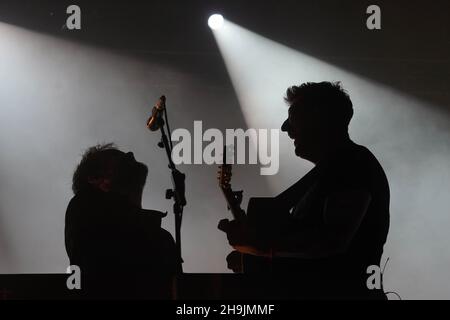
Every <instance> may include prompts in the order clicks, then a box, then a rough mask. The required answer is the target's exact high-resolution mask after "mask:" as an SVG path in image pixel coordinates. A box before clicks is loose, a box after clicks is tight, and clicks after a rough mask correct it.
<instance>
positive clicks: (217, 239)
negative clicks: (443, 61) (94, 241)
mask: <svg viewBox="0 0 450 320" xmlns="http://www.w3.org/2000/svg"><path fill="white" fill-rule="evenodd" d="M230 28H231V29H233V28H235V29H234V30H235V31H236V30H239V31H240V32H239V34H240V36H241V37H242V38H241V39H239V38H236V35H237V34H234V36H233V37H234V38H233V39H234V41H235V42H233V43H234V44H235V45H236V44H239V43H241V44H244V43H245V45H246V46H247V47H245V48H243V47H241V46H239V45H236V46H233V44H232V43H231V42H229V41H227V37H226V36H223V35H222V36H220V35H217V34H216V38H217V39H218V43H219V47H220V49H221V52H222V54H223V56H224V60H225V64H226V66H227V69H228V72H229V73H230V78H231V80H232V82H233V87H234V89H235V90H236V92H234V91H233V88H232V87H231V88H230V87H223V86H214V85H211V84H208V83H204V82H202V80H201V77H198V75H196V74H195V72H193V71H189V70H180V69H177V68H175V67H171V66H170V64H159V63H151V62H148V60H147V61H144V60H140V59H133V58H131V57H129V56H126V55H123V54H121V53H119V52H115V53H113V52H108V51H106V50H102V49H100V48H94V47H88V46H85V45H81V44H78V43H72V42H68V41H64V40H61V39H57V38H53V37H51V36H46V35H43V34H39V33H36V32H32V31H29V30H25V29H21V28H18V27H14V26H11V25H7V24H2V23H0V146H1V155H0V273H62V272H65V270H66V267H67V265H68V259H67V256H66V253H65V249H64V214H65V209H66V206H67V203H68V201H69V200H70V198H71V196H72V193H71V174H72V173H73V170H74V167H75V165H76V164H77V162H78V161H79V160H80V155H81V154H82V152H83V150H84V149H86V148H87V147H89V146H92V145H94V144H96V143H99V142H115V143H116V144H117V145H118V146H119V147H120V148H121V149H123V150H131V151H133V152H134V153H135V156H136V158H137V159H138V160H140V161H143V162H145V163H146V164H147V165H149V167H150V168H149V169H150V172H149V179H148V183H147V187H146V190H145V195H144V206H145V207H147V208H154V209H158V210H163V211H169V216H168V218H166V219H165V221H164V227H165V228H167V229H168V230H169V231H171V232H172V234H173V219H172V216H171V205H172V203H171V201H167V200H165V199H164V191H165V189H166V188H169V187H171V183H170V175H169V174H170V172H169V170H168V169H167V160H166V156H165V153H164V151H163V150H160V149H158V148H157V147H156V143H157V142H158V141H159V134H157V133H150V132H148V130H147V129H146V127H145V121H146V119H147V117H148V115H149V113H150V110H151V106H152V104H153V103H154V102H155V101H156V99H157V98H158V97H159V96H160V95H161V94H166V95H167V97H168V108H169V117H170V120H171V127H172V130H173V129H175V128H177V127H182V128H186V129H188V130H190V131H191V132H192V128H193V127H192V126H193V121H194V120H203V127H204V129H206V128H211V127H217V128H220V129H222V130H223V129H224V128H226V127H227V128H233V127H240V126H245V123H247V125H248V126H249V127H255V128H278V127H279V126H280V125H281V123H282V121H283V120H284V119H285V117H286V115H287V107H285V106H284V103H283V100H282V97H283V94H284V91H285V89H286V87H287V86H289V85H292V84H299V83H301V82H304V81H322V80H331V81H334V80H340V81H342V84H343V86H344V88H345V89H346V90H347V91H348V92H349V94H350V96H351V98H352V101H353V103H354V108H355V116H354V119H353V121H352V124H351V128H350V133H351V136H352V138H353V139H354V140H355V141H356V142H357V143H360V144H364V145H366V146H367V147H368V148H369V149H371V150H372V151H373V152H374V154H375V155H376V156H377V157H378V159H379V160H380V162H381V164H382V165H383V167H384V169H385V171H386V174H387V176H388V179H389V182H390V186H391V228H390V232H389V237H388V242H387V244H386V246H385V254H384V259H383V262H384V261H385V259H386V257H390V261H389V264H388V266H387V268H386V272H385V274H384V280H385V289H386V290H388V291H391V290H393V291H396V292H398V293H399V294H400V295H401V296H402V298H406V299H415V298H419V299H445V298H446V299H449V298H450V280H449V278H448V276H447V271H448V268H449V266H450V248H449V246H448V243H449V240H450V237H449V236H448V234H449V233H448V231H447V228H448V226H449V225H450V215H449V208H450V206H449V201H450V200H449V197H448V196H449V191H450V168H449V161H448V159H449V156H450V146H449V141H450V136H449V135H450V134H449V130H450V120H449V117H448V115H447V114H446V113H444V112H440V111H439V110H440V109H439V108H436V106H433V105H430V104H428V103H426V102H423V101H419V100H417V99H415V98H412V97H410V96H408V95H406V94H402V93H399V92H397V91H394V90H391V89H390V88H388V87H386V86H383V85H382V84H380V83H374V82H371V81H370V80H368V79H363V78H361V77H360V76H357V75H354V74H351V73H349V72H347V71H345V70H340V69H338V68H335V67H333V66H331V65H329V64H326V63H324V62H322V61H320V60H317V59H313V58H311V57H309V56H306V55H304V54H302V53H301V52H297V51H294V50H291V49H289V48H287V47H284V46H282V45H279V44H277V43H275V42H272V41H270V40H267V39H264V38H262V37H259V36H258V35H256V34H253V33H251V32H250V31H246V30H243V29H239V28H240V27H238V26H236V25H234V26H231V25H230ZM239 41H242V42H239ZM250 49H251V50H250ZM245 53H246V54H245ZM237 57H238V58H239V59H237ZM199 59H201V57H200V58H199ZM224 72H225V71H224ZM235 94H236V95H235ZM236 106H237V107H239V106H240V107H241V108H242V114H243V117H244V118H240V115H239V113H236V112H234V111H231V109H232V107H233V108H234V107H236ZM244 119H245V122H244V121H243V120H244ZM310 168H311V164H309V163H307V162H306V161H303V160H301V159H298V158H296V157H295V156H294V154H293V145H292V142H291V141H290V140H289V139H288V138H287V136H286V135H284V134H281V135H280V172H279V173H278V174H277V175H275V176H272V177H262V176H260V175H259V167H258V166H241V167H237V168H236V170H235V175H234V176H233V178H235V179H234V180H233V185H234V186H235V187H236V188H243V189H244V190H245V193H244V195H245V198H246V199H245V200H248V197H249V196H271V195H275V194H277V193H278V192H281V191H283V190H284V189H285V188H287V187H288V186H289V185H290V184H291V183H293V182H294V181H296V180H297V179H298V178H300V177H301V176H302V175H303V174H304V173H306V172H307V170H309V169H310ZM179 169H180V170H181V171H183V172H184V173H186V175H187V184H186V187H187V200H188V206H187V207H186V209H185V216H184V220H183V229H182V249H183V258H184V260H185V263H184V271H185V272H202V273H203V272H228V271H227V269H226V263H225V256H226V254H227V253H228V252H229V251H230V249H229V247H228V246H227V244H226V238H225V236H224V235H223V234H222V233H221V232H220V231H218V230H217V229H216V226H217V222H218V221H219V220H220V219H222V218H223V217H229V214H228V213H227V212H226V210H225V204H224V200H223V199H222V195H221V194H220V191H219V189H218V187H217V183H216V179H215V176H216V167H215V166H206V165H191V166H188V165H183V166H180V167H179ZM292 172H295V174H293V173H292ZM244 205H245V204H244Z"/></svg>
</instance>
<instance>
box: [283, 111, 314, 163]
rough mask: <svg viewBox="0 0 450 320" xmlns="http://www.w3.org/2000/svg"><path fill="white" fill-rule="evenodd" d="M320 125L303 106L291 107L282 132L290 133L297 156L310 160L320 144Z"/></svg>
mask: <svg viewBox="0 0 450 320" xmlns="http://www.w3.org/2000/svg"><path fill="white" fill-rule="evenodd" d="M319 126H320V124H319V123H318V122H317V118H316V117H314V116H313V114H312V113H311V112H310V111H308V110H307V109H306V108H304V107H303V106H291V107H290V108H289V116H288V118H287V119H286V121H285V122H284V123H283V125H282V127H281V130H282V131H285V132H287V133H288V135H289V138H291V139H292V140H294V146H295V154H296V155H297V156H299V157H301V158H304V159H310V156H311V153H312V152H314V151H313V150H314V148H315V147H316V144H317V143H319V141H318V138H319V132H320V127H319Z"/></svg>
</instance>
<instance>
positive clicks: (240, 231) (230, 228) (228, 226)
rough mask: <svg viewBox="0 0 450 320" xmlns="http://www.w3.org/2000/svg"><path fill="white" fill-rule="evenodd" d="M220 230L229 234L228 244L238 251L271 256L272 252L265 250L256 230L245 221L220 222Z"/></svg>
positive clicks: (226, 220) (224, 220) (225, 220)
mask: <svg viewBox="0 0 450 320" xmlns="http://www.w3.org/2000/svg"><path fill="white" fill-rule="evenodd" d="M218 229H219V230H221V231H223V232H225V233H226V234H227V238H228V242H229V243H230V245H231V246H232V247H233V248H234V249H235V250H237V251H239V252H241V253H246V254H251V255H255V256H271V250H270V249H268V248H263V247H265V246H263V245H262V244H261V243H260V241H258V240H259V239H258V237H257V235H256V230H255V229H254V228H251V227H250V226H249V225H248V224H247V223H246V222H245V221H238V220H232V221H230V220H228V219H223V220H220V222H219V225H218Z"/></svg>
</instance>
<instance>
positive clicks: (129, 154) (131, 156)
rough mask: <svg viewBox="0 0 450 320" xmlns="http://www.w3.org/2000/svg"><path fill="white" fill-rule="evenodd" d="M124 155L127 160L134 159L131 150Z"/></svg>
mask: <svg viewBox="0 0 450 320" xmlns="http://www.w3.org/2000/svg"><path fill="white" fill-rule="evenodd" d="M125 157H126V158H127V159H128V160H135V159H134V153H133V152H131V151H130V152H127V153H126V154H125Z"/></svg>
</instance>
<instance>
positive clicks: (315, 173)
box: [219, 82, 389, 299]
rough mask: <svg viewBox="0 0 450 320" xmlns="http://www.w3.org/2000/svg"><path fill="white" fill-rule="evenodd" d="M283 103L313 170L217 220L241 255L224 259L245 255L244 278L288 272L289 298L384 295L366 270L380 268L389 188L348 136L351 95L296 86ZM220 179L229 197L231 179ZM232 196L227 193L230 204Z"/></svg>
mask: <svg viewBox="0 0 450 320" xmlns="http://www.w3.org/2000/svg"><path fill="white" fill-rule="evenodd" d="M285 100H286V102H287V103H288V104H289V106H290V108H289V116H288V119H287V120H286V121H285V122H284V123H283V125H282V128H281V129H282V131H284V132H287V134H288V135H289V137H290V138H291V139H292V140H294V146H295V154H296V155H297V156H299V157H301V158H303V159H306V160H309V161H311V162H313V163H314V164H315V167H314V168H313V169H312V170H311V171H310V172H308V173H307V174H306V175H305V176H304V177H303V178H302V179H300V180H299V181H298V182H297V183H295V184H294V185H293V186H291V187H290V188H289V189H287V190H286V191H284V192H283V193H281V194H279V195H278V196H276V197H275V198H271V199H251V200H250V202H249V208H248V210H247V215H244V214H243V212H242V211H241V212H240V218H238V219H236V218H235V220H233V221H228V220H222V221H221V222H220V223H219V229H221V230H223V231H224V232H226V233H227V237H228V241H229V243H230V245H231V246H233V248H235V249H236V250H237V251H238V252H240V253H241V254H242V255H239V254H237V253H236V252H235V253H233V254H231V255H230V256H229V262H231V261H232V260H233V258H236V257H239V256H242V257H243V260H242V265H243V270H241V271H243V272H244V273H245V272H260V273H263V274H264V273H267V274H270V273H271V274H273V275H286V276H287V278H286V280H287V281H286V283H285V285H284V286H282V287H281V289H280V290H281V291H283V290H285V296H287V297H292V298H296V297H298V298H333V299H335V298H384V297H385V296H384V294H383V292H382V290H378V291H370V290H368V289H367V287H366V280H367V277H368V275H367V274H366V270H367V267H368V266H370V265H380V260H381V256H382V253H383V246H384V243H385V242H386V238H387V234H388V230H389V185H388V181H387V178H386V175H385V173H384V171H383V169H382V167H381V165H380V164H379V162H378V161H377V159H376V158H375V156H374V155H373V154H372V153H371V152H370V151H369V150H368V149H367V148H365V147H363V146H360V145H357V144H355V143H354V142H353V141H351V140H350V138H349V134H348V125H349V123H350V120H351V118H352V116H353V105H352V102H351V100H350V97H349V96H348V94H347V93H345V91H344V90H343V89H342V88H341V86H340V85H339V83H330V82H321V83H305V84H302V85H300V86H293V87H291V88H289V89H288V90H287V93H286V97H285ZM223 167H224V168H226V165H224V166H223ZM222 169H223V168H222ZM225 171H226V170H225ZM221 175H222V178H224V179H223V181H222V182H224V184H223V189H224V190H225V193H226V190H227V188H226V187H227V182H228V181H227V177H228V176H229V175H228V174H227V172H223V170H222V172H221ZM236 199H237V197H236V196H234V195H230V196H229V199H227V200H229V206H230V202H233V200H236ZM230 207H231V209H233V205H231V206H230ZM234 209H235V210H237V209H236V208H234ZM237 260H238V261H239V259H237ZM231 264H233V263H231ZM234 268H237V267H236V265H235V267H234ZM238 269H239V268H238ZM268 277H270V276H268Z"/></svg>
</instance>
